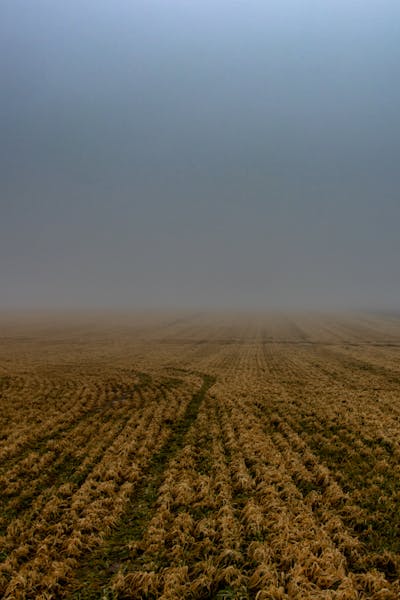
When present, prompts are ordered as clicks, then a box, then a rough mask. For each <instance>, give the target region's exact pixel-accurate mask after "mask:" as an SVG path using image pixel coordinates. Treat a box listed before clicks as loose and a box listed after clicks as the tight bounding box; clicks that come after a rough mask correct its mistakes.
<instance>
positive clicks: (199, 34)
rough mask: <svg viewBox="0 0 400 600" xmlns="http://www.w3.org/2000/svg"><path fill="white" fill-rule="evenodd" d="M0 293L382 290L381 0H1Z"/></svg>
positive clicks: (391, 284) (271, 300)
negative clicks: (267, 0)
mask: <svg viewBox="0 0 400 600" xmlns="http://www.w3.org/2000/svg"><path fill="white" fill-rule="evenodd" d="M0 69H1V96H0V125H1V136H0V159H1V162H0V168H1V173H0V175H1V178H0V194H1V196H0V208H1V215H0V276H1V296H0V306H1V307H7V308H12V307H15V308H23V307H29V308H30V307H56V308H57V307H60V308H68V307H80V306H82V307H90V306H93V307H124V308H126V307H128V308H129V307H133V308H134V307H151V308H157V307H161V308H163V307H189V308H190V307H196V308H197V307H214V306H215V307H218V308H221V307H224V306H227V307H244V308H245V307H250V308H251V307H256V308H263V307H265V308H277V307H283V308H287V307H296V306H298V307H303V306H312V307H313V306H317V307H318V306H321V307H335V306H338V307H376V308H379V307H396V306H398V300H399V292H400V266H399V265H400V260H399V258H400V235H399V225H400V197H399V190H400V185H399V184H400V164H399V159H400V116H399V108H400V3H399V2H398V1H397V0H391V1H388V0H381V1H379V2H378V1H377V0H376V1H371V0H363V1H361V0H360V1H357V2H355V1H352V0H314V1H311V0H308V1H307V0H291V1H289V0H273V1H271V2H265V1H264V0H257V1H255V0H247V1H244V0H243V1H233V0H232V1H228V0H218V1H217V2H215V1H211V0H202V1H200V0H191V1H189V0H186V1H183V0H170V1H167V0H129V1H128V0H115V1H114V2H110V1H109V0H68V1H66V0H35V2H32V1H30V0H2V2H1V4H0Z"/></svg>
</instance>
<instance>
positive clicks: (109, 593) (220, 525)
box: [0, 313, 400, 600]
mask: <svg viewBox="0 0 400 600" xmlns="http://www.w3.org/2000/svg"><path fill="white" fill-rule="evenodd" d="M0 336H1V339H0V343H1V345H0V407H1V411H0V422H1V428H0V458H1V460H0V490H1V491H0V493H1V497H0V503H1V507H0V536H1V537H0V596H1V597H4V598H5V599H8V600H11V599H13V600H14V599H16V600H19V599H35V598H43V599H50V598H54V599H57V598H71V599H76V600H78V599H81V600H83V599H95V598H97V599H101V598H103V599H112V598H132V599H136V598H149V599H153V598H154V599H155V598H163V599H164V600H167V599H170V600H172V599H176V600H179V599H183V598H190V599H196V598H198V599H202V598H204V599H205V598H217V599H223V598H225V599H232V598H237V599H248V598H256V599H258V600H266V599H271V600H283V599H296V600H308V599H326V600H327V599H337V600H339V599H340V600H353V599H354V600H355V599H368V600H374V599H375V600H378V599H379V600H383V599H385V600H386V599H387V600H391V599H393V600H396V599H397V600H398V599H399V598H400V510H399V502H400V316H399V315H394V314H367V313H357V314H351V315H350V314H342V315H336V316H335V315H328V314H325V315H322V314H321V315H319V314H312V315H311V314H301V315H268V314H266V315H262V314H259V315H251V316H246V315H243V314H242V315H234V314H225V315H214V316H210V315H207V314H193V315H186V314H185V315H171V314H164V315H163V314H159V315H148V314H147V315H144V314H143V315H111V314H109V315H100V314H99V315H83V314H76V315H64V316H61V315H55V314H53V315H40V314H36V315H25V316H19V317H17V316H15V315H8V316H7V315H3V316H2V317H1V319H0Z"/></svg>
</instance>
